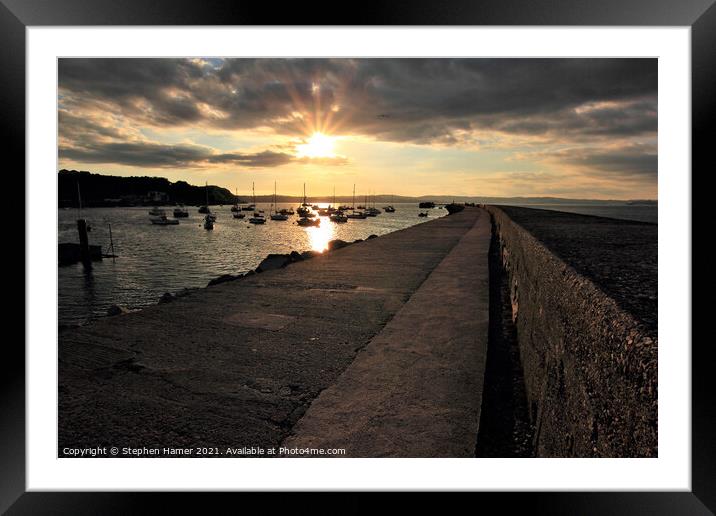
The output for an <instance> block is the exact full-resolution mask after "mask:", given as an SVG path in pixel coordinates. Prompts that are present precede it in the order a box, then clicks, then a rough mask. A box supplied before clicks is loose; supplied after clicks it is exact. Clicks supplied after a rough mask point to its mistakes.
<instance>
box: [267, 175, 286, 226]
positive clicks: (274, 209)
mask: <svg viewBox="0 0 716 516" xmlns="http://www.w3.org/2000/svg"><path fill="white" fill-rule="evenodd" d="M270 212H272V213H271V215H270V217H271V220H288V215H286V214H285V213H281V212H280V211H278V205H277V204H276V181H274V182H273V202H272V203H271V210H270Z"/></svg>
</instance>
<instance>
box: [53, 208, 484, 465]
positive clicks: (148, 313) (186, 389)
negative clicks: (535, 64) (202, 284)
mask: <svg viewBox="0 0 716 516" xmlns="http://www.w3.org/2000/svg"><path fill="white" fill-rule="evenodd" d="M479 213H480V210H478V209H472V208H468V209H466V210H464V211H463V212H461V213H458V214H455V215H451V216H449V217H443V218H440V219H437V220H433V221H429V222H426V223H424V224H418V225H416V226H413V227H410V228H407V229H405V230H401V231H396V232H394V233H391V234H388V235H384V236H381V237H379V238H375V239H371V240H367V241H365V242H361V243H358V244H354V245H351V246H348V247H345V248H343V249H339V250H336V251H333V252H331V253H327V254H326V255H324V256H320V257H317V258H314V259H311V260H307V261H304V262H300V263H295V264H292V265H290V266H289V267H287V268H285V269H279V270H273V271H268V272H264V273H261V274H257V275H254V276H251V277H246V278H242V279H240V280H237V281H233V282H229V283H223V284H220V285H216V286H213V287H209V288H206V289H201V290H199V291H197V292H195V293H192V294H191V295H188V296H186V297H183V298H180V299H177V300H176V301H173V302H171V303H167V304H159V305H155V306H151V307H147V308H145V309H144V310H142V311H140V312H136V313H130V314H127V315H119V316H115V317H107V318H104V319H102V320H98V321H96V322H94V323H92V324H89V325H87V326H84V327H82V328H78V329H72V330H67V331H63V332H61V333H60V336H59V388H58V395H59V414H58V416H59V429H58V430H59V449H60V451H61V450H62V449H63V448H64V447H93V446H117V447H120V448H121V447H125V446H129V447H141V446H160V447H165V446H167V447H197V446H206V447H213V446H215V447H219V448H225V447H243V446H256V447H273V446H277V445H279V444H280V443H281V442H282V441H283V440H284V439H285V438H286V437H287V436H288V435H289V434H290V432H291V430H292V429H293V427H294V425H295V424H296V422H297V421H298V420H299V419H300V418H301V417H302V416H303V415H304V413H305V412H306V409H307V408H308V407H309V406H310V405H311V403H312V402H313V401H314V400H315V399H316V397H317V396H318V395H319V393H320V392H322V391H323V390H325V389H327V388H328V387H330V386H331V385H332V384H333V383H334V382H335V381H336V379H337V378H338V377H339V376H340V375H341V373H342V372H343V371H345V370H346V368H347V367H348V366H349V365H350V364H351V363H352V362H353V360H354V358H355V357H356V353H357V352H358V351H359V350H360V349H362V348H363V347H365V346H366V344H367V343H368V342H370V341H371V339H373V337H374V336H375V335H377V334H378V333H379V332H380V331H381V330H382V329H383V328H384V327H385V325H386V324H387V323H388V322H389V321H390V320H391V319H392V318H393V316H394V315H395V314H396V313H397V312H398V311H400V310H401V308H403V306H404V305H405V303H406V302H407V301H408V300H409V299H411V296H414V294H415V292H416V290H418V289H419V288H420V287H421V285H423V284H424V282H425V280H426V278H429V276H430V278H429V280H430V285H432V286H428V288H427V289H422V288H420V291H421V292H424V293H423V294H421V298H423V296H427V297H428V298H429V302H428V304H429V305H430V306H429V307H425V306H423V308H421V309H420V310H421V313H422V316H423V317H426V318H428V317H429V318H430V320H432V321H433V323H434V324H437V325H438V326H435V325H433V326H429V327H426V328H425V330H424V331H426V332H427V331H431V332H433V334H434V335H435V337H433V338H431V339H429V340H430V341H433V340H434V339H435V338H436V337H437V336H440V335H452V336H451V337H450V341H449V342H448V344H452V339H454V338H457V337H458V336H459V333H461V332H462V331H463V330H460V331H459V332H458V331H456V330H457V328H449V326H451V325H454V324H455V321H456V320H457V317H455V316H454V315H452V314H451V312H453V311H456V310H463V309H465V307H463V306H462V305H463V303H473V302H474V300H473V299H472V296H473V295H478V296H479V295H481V292H482V291H483V290H484V292H485V295H486V292H487V289H486V288H484V289H482V290H480V291H478V290H479V289H477V287H476V286H474V284H473V283H468V280H467V276H470V275H471V274H461V275H460V278H461V279H460V280H459V282H457V283H456V281H455V278H454V277H452V276H453V275H454V274H457V273H460V272H461V271H460V270H454V271H453V272H452V273H449V274H447V275H443V277H442V279H438V278H437V277H436V278H435V279H432V277H431V273H432V272H433V271H434V270H435V268H436V267H438V265H440V264H443V262H444V259H445V257H446V256H448V255H449V254H451V252H452V251H453V250H454V248H455V246H456V245H458V243H460V244H459V245H460V249H461V252H460V253H457V254H455V253H452V254H454V256H453V259H457V258H458V257H459V255H460V254H464V256H463V257H462V259H461V260H460V263H462V265H461V266H460V267H458V268H457V269H460V268H462V267H466V268H467V267H469V268H470V270H473V268H474V270H475V271H479V270H480V266H478V264H482V263H483V261H482V260H484V259H486V257H487V250H486V248H485V249H484V250H483V249H481V248H479V247H478V248H475V249H473V248H472V247H471V246H469V245H465V244H466V243H467V240H461V239H463V238H464V237H465V235H466V233H468V232H470V235H473V233H474V232H473V231H472V228H473V226H474V224H475V221H476V220H477V218H478V215H479ZM482 217H484V216H482ZM482 217H481V218H482ZM354 223H360V221H358V222H354ZM470 238H472V236H471V237H470ZM473 262H474V263H473ZM446 263H447V262H446ZM485 271H486V265H485ZM486 274H487V273H486V272H485V278H486ZM465 306H472V304H470V305H465ZM468 312H469V314H472V312H470V311H467V312H466V315H469V314H468ZM485 313H487V309H486V308H485ZM396 324H397V323H396ZM461 324H462V323H461ZM465 324H466V326H464V327H463V326H461V328H463V329H464V331H466V332H468V331H472V330H473V329H474V328H473V326H472V323H471V321H470V320H466V321H465ZM445 332H449V333H445ZM412 338H413V337H411V339H412ZM435 342H436V345H439V344H441V343H442V342H443V341H439V340H436V341H435ZM427 343H428V340H426V341H425V342H420V343H418V342H415V343H413V342H406V343H405V344H406V345H408V346H413V345H415V347H414V353H413V352H411V356H413V357H415V358H417V357H419V356H420V355H422V354H425V353H428V352H435V351H434V350H433V351H431V350H430V349H429V348H425V346H426V345H427ZM456 343H457V344H459V345H463V344H464V342H462V341H459V342H458V341H456ZM438 352H439V353H443V351H438ZM444 353H446V354H447V355H446V359H447V356H450V357H452V358H451V360H453V359H457V360H458V361H460V360H472V358H471V357H472V355H471V354H467V355H464V356H458V355H456V354H455V353H454V349H453V348H452V347H450V346H448V347H447V348H445V350H444ZM475 360H477V358H475ZM415 371H416V374H423V371H422V369H421V366H420V363H418V364H417V366H416V369H415ZM435 371H437V370H435V369H430V371H429V374H430V375H432V374H433V372H435ZM472 372H479V370H478V369H477V368H474V369H469V370H468V369H465V368H462V367H460V364H453V365H451V366H448V363H447V362H446V368H445V369H444V370H442V371H441V372H440V373H441V374H443V375H444V376H445V378H442V379H441V378H435V377H430V378H425V379H416V380H415V382H417V383H416V384H415V385H413V386H411V387H410V388H411V389H415V387H416V386H417V384H420V385H423V386H424V387H425V388H426V389H428V388H430V387H431V385H432V386H433V387H432V391H435V393H436V394H435V396H437V393H438V392H442V393H443V394H442V396H443V398H442V399H447V398H448V397H452V396H458V398H459V399H462V400H463V401H464V402H467V399H468V398H470V397H475V399H478V398H479V389H478V390H477V391H475V387H476V386H478V385H480V382H481V378H473V379H469V378H467V376H468V375H469V374H472ZM467 382H472V383H467ZM461 390H462V392H463V394H459V392H460V391H461ZM458 398H456V399H458ZM440 399H441V398H439V397H436V398H434V399H431V400H427V399H426V400H425V402H428V401H429V402H431V403H432V402H435V403H438V402H440ZM446 410H449V409H446ZM450 410H451V409H450ZM415 422H416V423H417V421H415ZM470 425H472V423H470ZM449 431H451V432H452V431H453V430H449ZM444 439H445V441H451V440H453V439H454V436H453V435H450V434H446V435H445V436H444ZM463 451H464V450H463ZM440 453H447V450H442V451H440ZM461 453H462V452H461Z"/></svg>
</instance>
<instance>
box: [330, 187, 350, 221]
mask: <svg viewBox="0 0 716 516" xmlns="http://www.w3.org/2000/svg"><path fill="white" fill-rule="evenodd" d="M335 204H336V187H335V186H334V187H333V204H331V205H330V206H329V207H328V210H329V213H330V217H331V222H339V223H341V222H348V217H346V216H345V215H344V213H343V210H341V209H340V208H335V207H334V206H335Z"/></svg>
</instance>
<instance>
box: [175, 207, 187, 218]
mask: <svg viewBox="0 0 716 516" xmlns="http://www.w3.org/2000/svg"><path fill="white" fill-rule="evenodd" d="M173 215H174V218H175V219H181V218H186V217H188V216H189V212H188V211H187V210H186V208H185V207H184V206H183V205H180V206H177V207H176V208H174V212H173Z"/></svg>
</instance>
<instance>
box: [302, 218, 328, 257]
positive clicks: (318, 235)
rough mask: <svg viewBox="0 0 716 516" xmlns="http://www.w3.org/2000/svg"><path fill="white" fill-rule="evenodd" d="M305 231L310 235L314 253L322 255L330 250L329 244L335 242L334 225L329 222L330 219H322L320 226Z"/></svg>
mask: <svg viewBox="0 0 716 516" xmlns="http://www.w3.org/2000/svg"><path fill="white" fill-rule="evenodd" d="M303 229H305V230H306V233H307V234H308V239H309V241H310V242H311V249H312V250H313V251H318V252H319V253H322V252H323V251H325V250H326V249H327V248H328V242H330V241H331V240H333V231H334V230H333V224H332V223H331V221H330V220H328V217H321V225H320V226H310V227H306V228H303Z"/></svg>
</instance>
